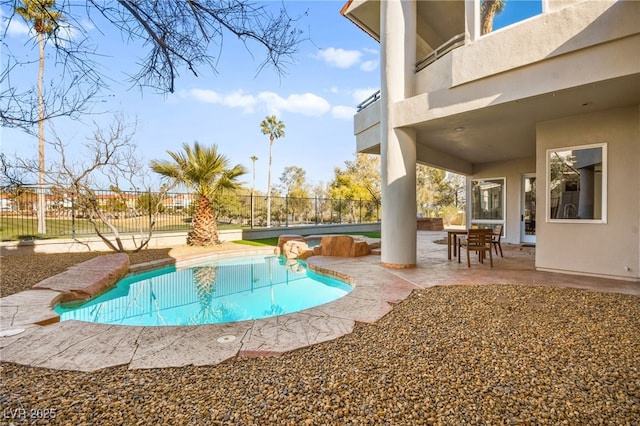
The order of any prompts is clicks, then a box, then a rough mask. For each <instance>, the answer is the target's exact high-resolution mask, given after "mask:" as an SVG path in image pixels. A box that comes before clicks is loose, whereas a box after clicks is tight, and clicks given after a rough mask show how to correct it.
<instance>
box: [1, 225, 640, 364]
mask: <svg viewBox="0 0 640 426" xmlns="http://www.w3.org/2000/svg"><path fill="white" fill-rule="evenodd" d="M445 239H446V232H433V231H418V264H417V267H416V268H412V269H388V268H384V267H382V266H381V265H380V255H379V254H372V255H369V256H363V257H357V258H344V257H326V256H314V257H311V258H310V259H308V261H307V262H308V265H309V267H310V268H312V269H314V270H317V271H319V272H321V273H325V274H329V275H333V276H337V277H339V278H342V279H344V280H345V281H347V282H350V283H351V284H352V285H353V286H354V289H353V291H351V292H350V293H349V294H347V295H346V296H344V297H342V298H340V299H338V300H336V301H334V302H331V303H328V304H325V305H321V306H317V307H314V308H311V309H307V310H305V311H302V312H297V313H292V314H287V315H281V316H276V317H270V318H265V319H260V320H253V321H242V322H235V323H227V324H212V325H199V326H167V327H142V326H139V327H137V326H119V325H104V324H94V323H85V322H80V321H63V322H57V321H58V318H57V315H56V314H55V312H53V310H52V306H53V305H55V304H56V303H57V301H58V300H60V298H61V293H60V292H59V291H54V290H47V289H34V290H28V291H24V292H21V293H17V294H13V295H10V296H7V297H4V298H1V299H0V330H2V331H3V332H5V333H6V332H8V331H11V330H17V329H24V332H22V333H19V334H15V335H12V336H7V337H0V359H1V360H2V361H7V362H14V363H18V364H22V365H29V366H34V367H44V368H51V369H59V370H77V371H94V370H99V369H102V368H107V367H112V366H117V365H128V368H129V369H144V368H166V367H181V366H186V365H215V364H218V363H221V362H223V361H225V360H227V359H230V358H233V357H236V356H245V357H251V356H265V355H277V354H281V353H284V352H288V351H292V350H295V349H298V348H302V347H305V346H309V345H314V344H317V343H321V342H324V341H328V340H333V339H336V338H339V337H340V336H343V335H345V334H348V333H351V332H352V330H353V327H354V325H355V324H356V322H364V323H375V322H376V321H378V320H379V319H380V318H382V317H383V316H384V315H386V314H387V313H388V312H390V311H391V310H392V309H393V306H394V305H395V304H397V303H400V302H402V301H403V300H404V299H405V298H406V297H408V296H409V294H411V292H412V291H414V290H419V289H424V288H428V287H433V286H439V285H440V286H444V285H466V284H478V285H482V284H522V285H549V286H555V287H566V288H577V289H583V290H587V291H596V292H609V293H625V294H633V295H640V283H638V282H633V281H623V280H613V279H604V278H597V277H585V276H575V275H567V274H557V273H551V272H540V271H536V270H535V268H534V250H535V249H534V248H532V247H521V246H519V245H508V244H503V251H504V257H503V258H501V257H494V268H490V267H489V263H488V262H485V263H484V264H479V263H477V261H476V262H475V263H472V266H471V268H467V265H466V263H465V262H462V263H458V261H457V259H456V258H453V259H452V260H447V246H446V244H442V243H441V241H443V240H445ZM251 251H252V253H264V254H270V253H272V252H273V248H266V249H263V250H254V249H252V250H251ZM228 254H230V253H225V254H224V255H228ZM235 254H236V255H237V252H235ZM220 255H223V254H216V256H220ZM200 256H202V255H200ZM209 256H210V255H209ZM196 258H197V257H196V256H193V255H189V254H184V255H182V256H180V257H178V258H175V259H173V260H171V261H172V262H176V263H177V264H178V266H182V265H185V264H187V263H188V262H189V261H192V260H194V259H196ZM145 266H146V267H149V266H158V263H157V262H155V263H154V264H153V265H143V266H142V267H145ZM140 268H141V267H140V266H136V267H135V268H134V269H135V270H139V269H140ZM6 334H10V333H6Z"/></svg>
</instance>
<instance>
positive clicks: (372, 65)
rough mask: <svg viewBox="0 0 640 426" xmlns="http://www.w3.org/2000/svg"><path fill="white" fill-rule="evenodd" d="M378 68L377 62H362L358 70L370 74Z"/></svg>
mask: <svg viewBox="0 0 640 426" xmlns="http://www.w3.org/2000/svg"><path fill="white" fill-rule="evenodd" d="M377 68H378V61H377V60H375V61H364V62H363V63H361V64H360V69H361V70H362V71H366V72H370V71H375V70H376V69H377Z"/></svg>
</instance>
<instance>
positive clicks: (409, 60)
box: [380, 0, 417, 268]
mask: <svg viewBox="0 0 640 426" xmlns="http://www.w3.org/2000/svg"><path fill="white" fill-rule="evenodd" d="M380 21H381V22H380V28H381V32H380V33H381V37H380V51H381V52H380V56H381V67H380V70H381V79H380V80H381V87H380V94H381V99H380V102H381V120H380V124H381V128H382V132H381V137H382V140H381V143H380V155H381V162H380V163H381V164H380V168H381V174H382V264H383V265H384V266H387V267H391V268H411V267H415V265H416V232H417V217H416V135H415V131H413V130H411V129H396V128H394V121H395V120H394V115H395V113H396V112H395V110H394V105H395V103H396V102H399V101H402V100H403V99H406V98H408V97H411V96H412V95H413V80H414V74H415V62H416V2H415V1H409V0H386V1H381V2H380Z"/></svg>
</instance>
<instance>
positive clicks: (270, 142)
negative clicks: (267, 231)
mask: <svg viewBox="0 0 640 426" xmlns="http://www.w3.org/2000/svg"><path fill="white" fill-rule="evenodd" d="M272 149H273V134H271V137H270V138H269V175H268V176H267V228H270V227H271V151H272Z"/></svg>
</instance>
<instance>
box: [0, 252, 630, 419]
mask: <svg viewBox="0 0 640 426" xmlns="http://www.w3.org/2000/svg"><path fill="white" fill-rule="evenodd" d="M158 255H159V254H158ZM29 256H31V255H29ZM55 256H56V257H57V256H60V255H55ZM64 256H76V255H64ZM145 256H151V255H150V254H147V255H145ZM7 258H8V257H7ZM5 260H6V259H4V258H3V265H2V274H3V286H4V285H5V283H7V281H9V282H10V281H11V280H10V279H9V278H6V277H5V275H4V274H5V266H6V262H5ZM23 260H25V262H19V264H18V266H17V267H20V265H26V264H29V265H32V266H31V267H34V266H33V265H35V266H37V265H42V264H43V262H42V261H34V262H35V263H28V262H26V258H24V259H23ZM84 260H86V259H84ZM148 260H151V259H148ZM81 261H82V260H81ZM14 266H15V265H14ZM43 274H45V275H46V272H43ZM15 275H16V276H18V277H20V275H19V274H15ZM19 279H21V278H19ZM10 285H14V284H10ZM16 286H17V287H19V285H18V284H16ZM1 375H2V385H1V388H2V392H1V394H0V403H1V405H2V409H3V414H4V416H3V420H2V421H3V422H4V424H8V422H12V423H13V424H16V425H17V424H31V423H32V422H34V421H35V423H36V424H45V423H49V422H50V423H52V424H69V425H78V424H90V425H114V424H126V425H136V424H144V425H147V424H167V425H181V424H193V425H202V424H241V425H254V424H255V425H273V424H291V425H300V424H309V425H321V424H329V425H334V424H336V425H344V424H357V425H361V424H381V425H382V424H389V425H398V424H399V425H404V424H406V425H418V424H441V425H461V424H491V425H500V424H506V425H511V424H514V425H515V424H518V425H520V424H524V425H527V424H552V425H556V424H569V425H590V424H593V425H600V424H615V425H625V424H628V425H638V424H640V298H639V297H638V296H629V295H621V294H602V293H592V292H586V291H579V290H571V289H560V288H553V287H544V286H538V287H533V286H518V285H508V286H497V285H487V286H451V287H434V288H430V289H425V290H420V291H415V292H413V294H412V295H411V296H410V297H409V298H407V299H405V301H403V302H402V303H400V304H399V305H398V306H396V308H394V310H393V311H392V312H391V313H389V314H388V315H387V316H385V317H384V318H383V319H382V320H380V321H379V322H378V323H376V324H374V325H367V324H358V325H357V326H356V328H355V330H354V332H353V333H352V334H350V335H347V336H344V337H342V338H340V339H337V340H334V341H331V342H327V343H323V344H319V345H315V346H313V347H308V348H304V349H300V350H297V351H294V352H290V353H286V354H283V355H281V356H278V357H260V358H237V359H233V360H231V361H229V362H226V363H223V364H220V365H217V366H211V367H184V368H172V369H150V370H132V371H129V370H127V369H126V367H118V368H109V369H104V370H101V371H98V372H94V373H80V372H62V371H53V370H47V369H38V368H30V367H24V366H19V365H14V364H9V363H2V365H1ZM20 409H22V410H24V411H19V410H20ZM22 413H24V414H25V418H23V419H21V418H19V415H20V414H22ZM12 415H13V418H11V416H12ZM38 417H40V419H38ZM44 417H48V418H47V419H45V418H44Z"/></svg>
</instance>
